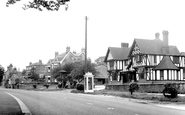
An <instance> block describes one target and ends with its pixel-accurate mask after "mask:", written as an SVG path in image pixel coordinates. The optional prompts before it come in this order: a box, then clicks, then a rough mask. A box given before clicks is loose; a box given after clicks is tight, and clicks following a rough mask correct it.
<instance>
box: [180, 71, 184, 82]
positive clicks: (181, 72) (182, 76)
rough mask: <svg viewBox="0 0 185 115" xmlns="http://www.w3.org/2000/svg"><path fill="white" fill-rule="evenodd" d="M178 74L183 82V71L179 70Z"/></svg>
mask: <svg viewBox="0 0 185 115" xmlns="http://www.w3.org/2000/svg"><path fill="white" fill-rule="evenodd" d="M180 72H181V73H180V74H181V79H180V80H183V69H180Z"/></svg>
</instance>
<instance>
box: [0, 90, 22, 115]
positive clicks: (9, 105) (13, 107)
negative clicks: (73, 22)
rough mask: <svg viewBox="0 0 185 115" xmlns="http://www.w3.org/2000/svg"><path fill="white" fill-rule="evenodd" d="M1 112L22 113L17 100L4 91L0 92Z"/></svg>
mask: <svg viewBox="0 0 185 115" xmlns="http://www.w3.org/2000/svg"><path fill="white" fill-rule="evenodd" d="M1 114H6V115H7V114H10V115H12V114H13V115H14V114H16V115H17V114H22V111H21V108H20V106H19V104H18V103H17V101H16V100H15V99H14V98H13V97H11V96H9V95H8V94H6V93H4V92H0V115H1Z"/></svg>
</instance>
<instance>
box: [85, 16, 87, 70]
mask: <svg viewBox="0 0 185 115" xmlns="http://www.w3.org/2000/svg"><path fill="white" fill-rule="evenodd" d="M86 72H87V16H85V73H86Z"/></svg>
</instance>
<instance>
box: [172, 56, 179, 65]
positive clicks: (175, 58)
mask: <svg viewBox="0 0 185 115" xmlns="http://www.w3.org/2000/svg"><path fill="white" fill-rule="evenodd" d="M173 62H174V63H175V64H179V57H178V56H174V57H173Z"/></svg>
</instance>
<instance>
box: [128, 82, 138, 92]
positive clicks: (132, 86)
mask: <svg viewBox="0 0 185 115" xmlns="http://www.w3.org/2000/svg"><path fill="white" fill-rule="evenodd" d="M137 90H139V85H138V84H137V83H131V84H129V91H130V93H131V95H132V94H133V92H134V91H137Z"/></svg>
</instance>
